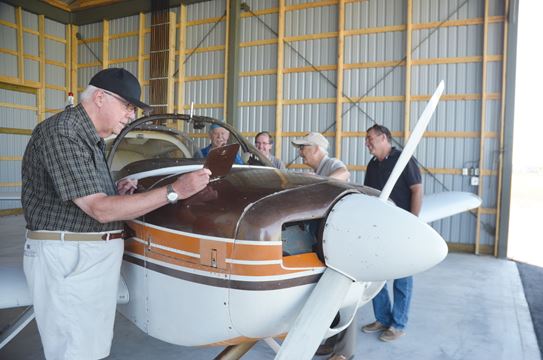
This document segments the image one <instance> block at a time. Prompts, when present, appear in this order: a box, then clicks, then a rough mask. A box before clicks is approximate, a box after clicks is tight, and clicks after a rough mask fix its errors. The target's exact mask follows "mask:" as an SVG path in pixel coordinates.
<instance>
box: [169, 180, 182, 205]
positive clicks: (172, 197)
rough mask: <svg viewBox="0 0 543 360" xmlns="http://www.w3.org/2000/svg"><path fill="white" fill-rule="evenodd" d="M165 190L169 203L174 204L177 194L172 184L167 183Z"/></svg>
mask: <svg viewBox="0 0 543 360" xmlns="http://www.w3.org/2000/svg"><path fill="white" fill-rule="evenodd" d="M166 191H167V192H166V199H168V202H169V203H170V204H175V203H176V202H177V199H178V198H179V194H178V193H176V192H175V190H174V189H173V186H172V184H168V186H166Z"/></svg>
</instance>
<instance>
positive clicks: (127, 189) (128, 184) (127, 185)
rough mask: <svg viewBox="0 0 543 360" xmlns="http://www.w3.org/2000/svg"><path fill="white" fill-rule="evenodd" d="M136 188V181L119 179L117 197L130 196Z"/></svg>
mask: <svg viewBox="0 0 543 360" xmlns="http://www.w3.org/2000/svg"><path fill="white" fill-rule="evenodd" d="M137 188H138V180H137V179H121V180H119V181H117V192H118V193H119V195H130V194H133V193H134V190H136V189H137Z"/></svg>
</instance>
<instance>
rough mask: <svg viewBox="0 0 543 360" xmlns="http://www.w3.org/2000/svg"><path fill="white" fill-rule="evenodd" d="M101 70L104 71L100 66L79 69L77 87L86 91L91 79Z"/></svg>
mask: <svg viewBox="0 0 543 360" xmlns="http://www.w3.org/2000/svg"><path fill="white" fill-rule="evenodd" d="M100 70H102V68H101V67H99V66H91V67H84V68H79V69H77V86H78V87H80V88H83V89H85V87H87V84H88V83H89V81H90V79H91V78H92V77H93V76H94V74H96V73H97V72H98V71H100Z"/></svg>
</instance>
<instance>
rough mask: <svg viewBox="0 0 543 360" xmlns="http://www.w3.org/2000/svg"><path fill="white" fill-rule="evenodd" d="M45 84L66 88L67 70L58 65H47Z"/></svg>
mask: <svg viewBox="0 0 543 360" xmlns="http://www.w3.org/2000/svg"><path fill="white" fill-rule="evenodd" d="M45 82H46V83H47V84H52V85H57V86H62V87H64V86H66V69H65V68H63V67H60V66H56V65H51V64H45Z"/></svg>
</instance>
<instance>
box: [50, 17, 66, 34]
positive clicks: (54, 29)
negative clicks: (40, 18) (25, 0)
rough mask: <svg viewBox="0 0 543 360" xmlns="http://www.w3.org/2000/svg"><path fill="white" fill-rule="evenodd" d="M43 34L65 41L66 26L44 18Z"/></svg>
mask: <svg viewBox="0 0 543 360" xmlns="http://www.w3.org/2000/svg"><path fill="white" fill-rule="evenodd" d="M45 33H46V34H49V35H53V36H56V37H59V38H61V39H65V38H66V25H65V24H62V23H59V22H57V21H55V20H51V19H49V18H45Z"/></svg>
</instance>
